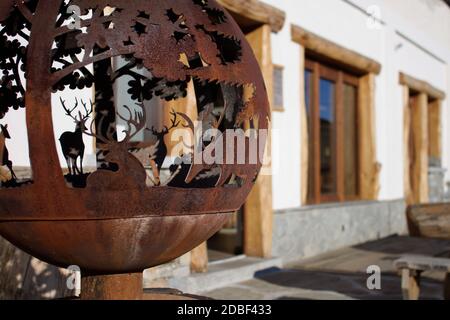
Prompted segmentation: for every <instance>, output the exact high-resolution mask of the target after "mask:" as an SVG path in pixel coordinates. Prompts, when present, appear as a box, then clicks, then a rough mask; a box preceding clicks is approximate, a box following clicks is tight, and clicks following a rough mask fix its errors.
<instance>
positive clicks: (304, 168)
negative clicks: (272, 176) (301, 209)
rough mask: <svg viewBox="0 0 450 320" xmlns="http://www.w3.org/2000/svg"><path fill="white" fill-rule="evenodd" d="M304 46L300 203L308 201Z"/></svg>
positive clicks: (301, 90) (307, 141)
mask: <svg viewBox="0 0 450 320" xmlns="http://www.w3.org/2000/svg"><path fill="white" fill-rule="evenodd" d="M304 72H305V47H304V46H302V45H300V137H301V138H300V139H301V140H300V143H301V145H300V162H301V163H300V179H301V180H300V181H301V182H300V188H301V190H300V192H301V204H302V205H306V204H307V202H308V192H309V190H308V172H309V132H308V114H307V112H306V97H305V85H306V84H305V77H304Z"/></svg>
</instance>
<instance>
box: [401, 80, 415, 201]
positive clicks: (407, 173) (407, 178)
mask: <svg viewBox="0 0 450 320" xmlns="http://www.w3.org/2000/svg"><path fill="white" fill-rule="evenodd" d="M410 136H411V108H410V105H409V88H408V87H407V86H403V188H404V193H405V201H406V203H407V204H408V205H410V204H413V203H414V197H413V194H412V187H411V154H410V150H409V149H410V145H409V144H410Z"/></svg>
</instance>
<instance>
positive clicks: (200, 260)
mask: <svg viewBox="0 0 450 320" xmlns="http://www.w3.org/2000/svg"><path fill="white" fill-rule="evenodd" d="M207 271H208V247H207V244H206V242H203V243H202V244H201V245H199V246H198V247H197V248H195V249H194V250H192V251H191V272H195V273H204V272H207Z"/></svg>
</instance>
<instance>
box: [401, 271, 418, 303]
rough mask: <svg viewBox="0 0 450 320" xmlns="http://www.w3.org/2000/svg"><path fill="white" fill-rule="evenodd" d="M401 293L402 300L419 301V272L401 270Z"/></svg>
mask: <svg viewBox="0 0 450 320" xmlns="http://www.w3.org/2000/svg"><path fill="white" fill-rule="evenodd" d="M402 293H403V299H404V300H419V296H420V272H417V271H412V270H409V269H402Z"/></svg>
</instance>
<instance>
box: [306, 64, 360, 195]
mask: <svg viewBox="0 0 450 320" xmlns="http://www.w3.org/2000/svg"><path fill="white" fill-rule="evenodd" d="M304 76H305V91H306V92H305V100H306V109H307V116H308V133H309V168H308V200H309V202H310V203H324V202H333V201H350V200H356V199H358V189H359V185H358V163H359V161H358V126H357V116H358V115H357V107H358V105H357V103H358V82H359V81H358V78H357V77H354V76H352V75H351V74H348V73H345V72H343V71H342V70H339V69H335V68H331V67H329V66H326V65H324V64H321V63H319V62H316V61H312V60H306V63H305V75H304Z"/></svg>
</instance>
